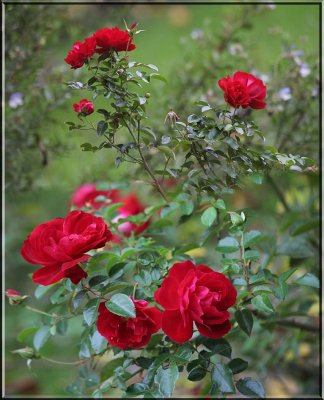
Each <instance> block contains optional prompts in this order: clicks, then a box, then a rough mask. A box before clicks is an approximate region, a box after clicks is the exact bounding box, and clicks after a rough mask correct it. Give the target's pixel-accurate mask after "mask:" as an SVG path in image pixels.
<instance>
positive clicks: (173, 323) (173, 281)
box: [154, 261, 236, 343]
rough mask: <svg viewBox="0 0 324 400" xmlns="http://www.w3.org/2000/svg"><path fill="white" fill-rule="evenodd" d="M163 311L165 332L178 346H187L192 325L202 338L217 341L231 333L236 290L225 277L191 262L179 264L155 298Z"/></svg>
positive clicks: (170, 272)
mask: <svg viewBox="0 0 324 400" xmlns="http://www.w3.org/2000/svg"><path fill="white" fill-rule="evenodd" d="M154 298H155V301H156V302H157V303H159V304H160V305H161V306H162V307H164V309H165V311H164V313H163V316H162V330H163V331H164V332H165V333H166V334H167V335H168V336H169V337H170V338H171V339H172V340H174V341H175V342H180V343H182V342H186V341H188V340H189V339H190V338H191V336H192V334H193V322H195V324H196V327H197V329H198V331H199V332H200V334H201V335H203V336H207V337H209V338H213V339H217V338H220V337H222V336H224V335H225V334H226V333H227V332H229V331H230V329H231V324H230V322H229V317H230V314H229V312H228V311H227V309H228V308H229V307H231V306H232V305H233V304H235V301H236V290H235V288H234V286H233V285H232V283H231V282H230V280H229V279H227V278H226V277H225V275H223V274H221V273H219V272H215V271H213V270H212V269H211V268H209V267H207V266H206V265H198V266H195V264H193V263H192V262H191V261H184V262H180V263H176V264H174V265H173V267H172V268H171V269H170V271H169V273H168V276H167V277H166V278H165V279H164V280H163V282H162V286H161V287H160V288H159V289H158V290H157V291H156V292H155V294H154Z"/></svg>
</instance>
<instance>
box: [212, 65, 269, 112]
mask: <svg viewBox="0 0 324 400" xmlns="http://www.w3.org/2000/svg"><path fill="white" fill-rule="evenodd" d="M218 85H219V87H220V88H221V89H222V90H223V91H224V99H225V101H226V102H227V103H228V104H229V105H230V106H232V107H239V106H241V107H243V108H247V107H252V108H255V109H262V108H265V106H266V105H267V103H266V102H265V101H264V99H265V97H266V94H267V93H266V92H267V88H266V86H265V85H264V83H263V82H262V81H261V79H258V78H256V77H255V76H254V75H251V74H248V73H247V72H240V71H238V72H235V74H234V75H233V77H232V78H231V77H230V76H229V75H228V77H227V78H223V79H220V80H219V81H218Z"/></svg>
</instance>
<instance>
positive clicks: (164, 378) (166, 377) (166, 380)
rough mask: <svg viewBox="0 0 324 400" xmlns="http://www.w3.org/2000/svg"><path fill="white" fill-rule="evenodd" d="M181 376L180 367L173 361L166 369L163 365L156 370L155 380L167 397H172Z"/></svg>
mask: <svg viewBox="0 0 324 400" xmlns="http://www.w3.org/2000/svg"><path fill="white" fill-rule="evenodd" d="M178 378H179V371H178V367H177V365H176V364H175V363H173V362H172V363H171V364H170V367H169V368H167V369H164V368H163V367H162V366H161V367H159V368H158V370H157V371H156V375H155V377H154V382H155V383H156V384H158V386H159V390H160V392H161V393H162V395H163V396H165V397H166V398H169V397H171V395H172V392H173V390H174V388H175V383H176V381H177V379H178Z"/></svg>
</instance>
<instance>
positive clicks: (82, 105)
mask: <svg viewBox="0 0 324 400" xmlns="http://www.w3.org/2000/svg"><path fill="white" fill-rule="evenodd" d="M73 108H74V111H75V112H77V113H82V114H83V115H90V114H92V113H93V112H94V105H93V103H92V101H91V100H87V99H82V100H80V101H79V103H74V104H73Z"/></svg>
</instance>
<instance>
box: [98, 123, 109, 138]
mask: <svg viewBox="0 0 324 400" xmlns="http://www.w3.org/2000/svg"><path fill="white" fill-rule="evenodd" d="M107 129H108V123H107V122H106V121H99V122H98V124H97V134H98V136H102V135H103V134H104V133H105V132H106V130H107Z"/></svg>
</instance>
